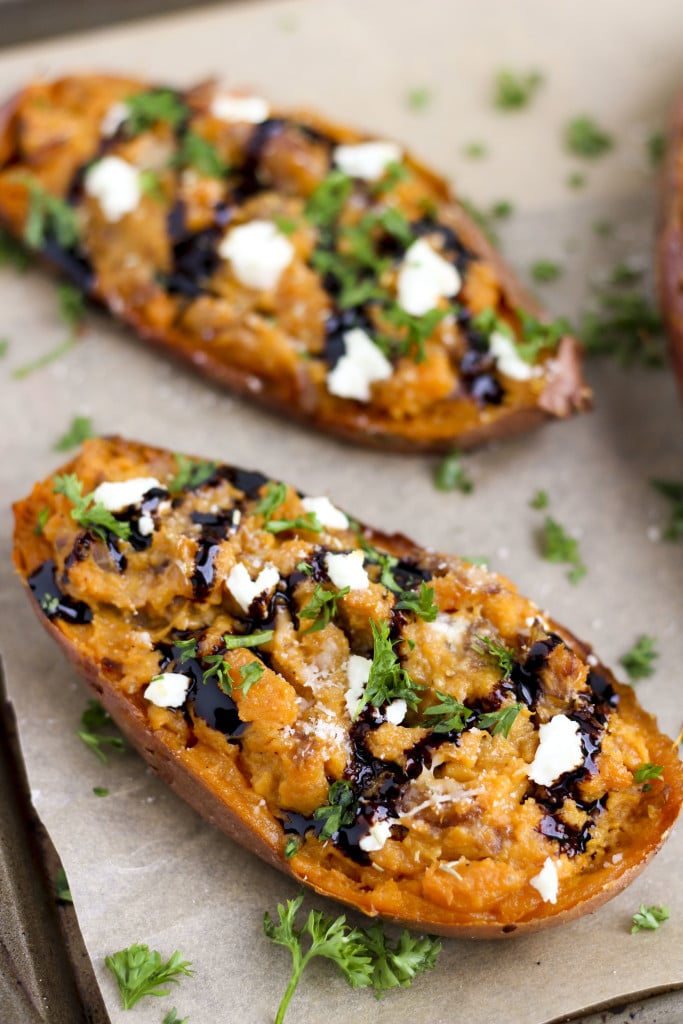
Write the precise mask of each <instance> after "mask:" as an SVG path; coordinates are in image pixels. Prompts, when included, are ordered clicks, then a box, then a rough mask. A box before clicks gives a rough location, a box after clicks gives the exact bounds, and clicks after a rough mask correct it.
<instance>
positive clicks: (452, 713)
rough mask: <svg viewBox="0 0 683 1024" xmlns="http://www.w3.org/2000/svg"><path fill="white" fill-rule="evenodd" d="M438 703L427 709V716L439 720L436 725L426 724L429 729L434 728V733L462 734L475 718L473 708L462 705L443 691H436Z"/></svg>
mask: <svg viewBox="0 0 683 1024" xmlns="http://www.w3.org/2000/svg"><path fill="white" fill-rule="evenodd" d="M435 693H436V699H437V703H436V704H432V706H431V707H429V708H426V709H425V712H424V713H425V715H429V716H430V718H438V719H439V721H438V722H436V723H435V724H434V725H431V722H425V725H426V726H427V727H429V726H431V727H432V732H439V733H441V732H462V731H463V730H464V729H466V728H467V726H468V725H469V724H470V723H471V721H472V719H473V718H474V712H473V711H472V709H471V708H468V707H466V706H465V705H464V704H461V703H460V701H458V700H456V699H455V697H451V696H450V695H449V694H447V693H443V692H442V691H441V690H436V691H435Z"/></svg>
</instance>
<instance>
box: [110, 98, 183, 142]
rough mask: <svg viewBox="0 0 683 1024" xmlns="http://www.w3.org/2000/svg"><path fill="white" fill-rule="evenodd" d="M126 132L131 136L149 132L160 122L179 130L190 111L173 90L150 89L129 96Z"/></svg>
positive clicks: (126, 102) (126, 101)
mask: <svg viewBox="0 0 683 1024" xmlns="http://www.w3.org/2000/svg"><path fill="white" fill-rule="evenodd" d="M125 104H126V106H127V107H128V118H127V119H126V130H127V131H128V133H129V134H130V135H140V134H141V132H146V131H149V130H150V128H153V127H154V125H155V124H158V123H159V122H160V121H161V122H163V123H164V124H168V125H170V126H171V128H177V127H178V126H179V125H180V123H181V122H182V121H184V120H185V119H186V118H187V117H188V116H189V110H188V108H187V106H186V105H185V103H184V102H183V101H182V100H181V99H180V97H179V96H178V94H177V93H176V92H174V91H173V90H172V89H149V90H147V91H146V92H139V93H137V95H135V96H129V97H128V99H127V100H125Z"/></svg>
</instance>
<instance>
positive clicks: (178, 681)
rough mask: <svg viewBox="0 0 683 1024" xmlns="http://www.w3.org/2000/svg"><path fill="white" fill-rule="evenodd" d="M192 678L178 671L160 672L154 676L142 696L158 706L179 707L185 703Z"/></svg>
mask: <svg viewBox="0 0 683 1024" xmlns="http://www.w3.org/2000/svg"><path fill="white" fill-rule="evenodd" d="M191 682H192V680H191V679H190V677H189V676H184V675H181V674H180V673H179V672H162V674H161V675H160V676H155V677H154V679H152V681H151V683H150V684H149V686H148V687H147V689H146V690H145V692H144V697H145V698H146V699H147V700H148V701H151V703H152V704H156V705H157V707H159V708H179V707H182V705H183V704H184V703H185V698H186V697H187V691H188V690H189V688H190V683H191Z"/></svg>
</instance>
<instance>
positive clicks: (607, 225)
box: [593, 220, 614, 238]
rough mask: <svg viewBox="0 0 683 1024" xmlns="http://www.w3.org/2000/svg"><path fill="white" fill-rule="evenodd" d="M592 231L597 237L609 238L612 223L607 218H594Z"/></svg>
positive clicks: (612, 227) (612, 226)
mask: <svg viewBox="0 0 683 1024" xmlns="http://www.w3.org/2000/svg"><path fill="white" fill-rule="evenodd" d="M593 231H594V232H595V234H596V235H597V236H598V238H609V236H610V235H611V234H612V233H613V231H614V225H613V224H612V222H611V221H609V220H596V221H595V223H594V224H593Z"/></svg>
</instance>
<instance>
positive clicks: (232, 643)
mask: <svg viewBox="0 0 683 1024" xmlns="http://www.w3.org/2000/svg"><path fill="white" fill-rule="evenodd" d="M273 636H274V633H273V630H272V629H264V630H263V631H262V632H260V633H250V634H248V635H246V636H231V635H230V633H225V634H224V635H223V643H224V644H225V649H226V651H234V650H236V649H237V648H238V647H260V646H261V645H262V644H269V643H270V641H271V640H272V639H273Z"/></svg>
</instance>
